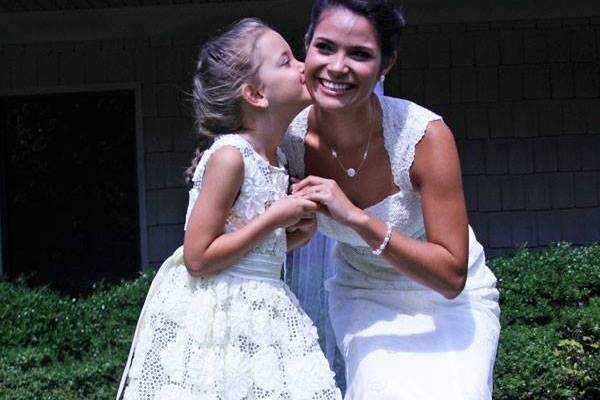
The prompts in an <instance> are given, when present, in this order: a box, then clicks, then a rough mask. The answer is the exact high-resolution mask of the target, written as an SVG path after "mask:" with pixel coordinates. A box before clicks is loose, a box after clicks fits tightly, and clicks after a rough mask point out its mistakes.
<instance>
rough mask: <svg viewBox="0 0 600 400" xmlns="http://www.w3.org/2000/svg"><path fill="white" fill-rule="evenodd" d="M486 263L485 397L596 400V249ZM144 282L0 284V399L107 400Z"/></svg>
mask: <svg viewBox="0 0 600 400" xmlns="http://www.w3.org/2000/svg"><path fill="white" fill-rule="evenodd" d="M489 264H490V267H491V268H492V269H493V271H494V272H495V274H496V276H497V277H498V286H499V288H500V296H501V308H502V315H501V322H502V333H501V337H500V345H499V348H498V357H497V361H496V368H495V383H494V385H495V386H494V388H495V389H494V398H495V399H496V400H508V399H510V400H521V399H544V400H567V399H572V400H592V399H598V398H600V245H593V246H589V247H584V248H574V247H570V246H568V245H566V244H558V245H555V246H551V247H549V248H548V249H546V250H545V251H543V252H539V253H536V252H531V251H529V250H527V249H524V248H523V249H520V250H518V251H517V252H516V254H515V255H514V256H511V257H501V258H496V259H493V260H490V263H489ZM152 277H153V274H152V273H146V274H143V275H141V276H140V277H139V278H138V279H136V280H134V281H131V282H125V283H122V284H120V285H115V286H113V287H109V288H105V289H101V290H97V291H96V292H94V293H93V294H92V295H90V296H88V297H86V298H79V299H73V298H66V297H61V296H59V295H57V294H56V293H53V292H51V291H49V290H47V289H29V288H26V287H25V285H24V284H23V283H8V282H0V320H1V321H2V324H1V325H0V348H1V349H2V351H1V352H0V398H2V399H6V400H10V399H19V400H34V399H35V400H43V399H48V400H50V399H52V400H74V399H78V400H79V399H112V398H114V395H115V392H116V388H117V385H118V382H119V379H120V375H121V373H122V370H123V365H124V363H125V361H126V358H127V353H128V351H129V346H130V344H131V337H132V334H133V331H134V328H135V324H136V321H137V317H138V315H139V312H140V309H141V305H142V303H143V301H144V298H145V296H146V291H147V289H148V287H149V284H150V281H151V279H152Z"/></svg>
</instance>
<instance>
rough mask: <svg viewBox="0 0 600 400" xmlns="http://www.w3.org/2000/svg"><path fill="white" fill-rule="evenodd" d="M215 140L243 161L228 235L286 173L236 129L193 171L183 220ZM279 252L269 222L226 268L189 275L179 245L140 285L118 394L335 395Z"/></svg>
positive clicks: (283, 185)
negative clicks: (264, 233) (142, 297)
mask: <svg viewBox="0 0 600 400" xmlns="http://www.w3.org/2000/svg"><path fill="white" fill-rule="evenodd" d="M223 146H232V147H234V148H237V149H239V151H240V152H241V154H242V156H243V160H244V181H243V184H242V187H241V191H240V194H239V197H238V198H237V200H236V202H235V204H234V206H233V208H232V210H231V214H230V216H229V218H228V220H227V223H226V226H225V231H226V232H230V231H234V230H236V229H238V228H239V227H241V226H243V225H244V224H246V223H248V222H249V221H250V220H252V219H253V218H255V217H257V216H258V215H259V214H261V213H263V212H264V211H265V209H266V208H267V207H268V206H269V205H270V204H272V203H273V202H274V201H276V200H277V199H279V198H281V197H282V196H285V195H286V192H287V188H288V175H287V173H286V171H285V169H284V168H283V167H275V166H272V165H270V164H269V163H268V162H267V161H266V160H264V159H263V158H261V157H260V156H259V155H258V154H257V153H256V152H255V151H254V149H253V148H252V147H251V145H250V144H249V143H248V142H247V141H245V140H244V139H243V138H242V137H241V136H239V135H235V134H231V135H224V136H221V137H220V138H218V139H217V140H216V142H215V143H214V144H213V146H212V147H211V148H210V149H209V150H207V151H206V152H205V153H204V155H203V156H202V158H201V160H200V162H199V165H198V167H197V169H196V171H195V174H194V177H193V182H194V186H193V188H192V189H191V190H190V202H189V207H188V215H187V217H186V221H187V219H188V218H189V214H190V211H191V209H192V208H193V206H194V203H195V201H196V199H197V197H198V193H199V192H200V190H201V187H202V175H203V172H204V169H205V166H206V163H207V161H208V159H209V157H210V156H211V155H212V154H213V153H214V152H215V151H216V150H217V149H219V148H222V147H223ZM282 157H283V154H282V153H280V164H281V161H282ZM285 253H286V237H285V231H284V229H277V230H275V231H274V232H273V233H272V234H270V235H269V236H268V237H267V238H266V239H264V240H262V241H261V242H260V243H258V244H257V245H256V246H255V247H254V248H253V249H252V250H251V251H249V252H248V253H247V254H246V255H245V256H243V257H242V258H241V259H239V260H238V261H237V262H236V263H235V264H234V265H232V266H231V267H229V268H227V269H225V270H223V271H222V272H220V273H217V274H215V275H212V276H210V277H206V278H194V277H192V276H191V275H189V273H188V272H187V270H186V268H185V266H184V264H183V248H179V249H178V250H176V251H175V253H174V254H173V255H172V256H171V257H170V258H169V259H167V260H166V261H165V262H164V264H163V265H162V266H161V268H160V270H159V271H158V273H157V275H156V277H155V279H154V281H153V282H152V285H151V287H150V290H149V292H148V296H147V298H146V302H145V304H144V307H143V309H142V312H141V315H140V318H139V322H138V327H137V328H136V333H135V335H134V339H133V344H132V346H131V351H130V355H129V359H128V361H127V365H126V368H125V372H124V374H123V378H122V380H121V385H120V388H119V392H118V394H117V399H120V398H121V395H122V396H123V397H122V398H123V399H126V400H151V399H156V400H259V399H260V400H281V399H286V400H316V399H319V400H340V399H341V395H340V393H339V390H338V389H337V388H336V386H335V382H334V378H333V373H332V372H331V370H330V368H329V364H328V363H327V360H326V359H325V356H324V355H323V353H322V352H321V348H320V347H319V343H318V338H317V331H316V328H315V327H314V325H313V323H312V321H311V320H310V318H309V317H308V316H307V315H306V314H305V313H304V312H303V311H302V310H301V309H300V308H299V306H298V302H297V300H296V298H295V296H294V295H293V294H292V293H291V292H290V291H289V290H288V288H287V286H286V285H285V284H284V283H283V282H282V281H281V280H280V273H281V266H282V263H283V261H284V258H285Z"/></svg>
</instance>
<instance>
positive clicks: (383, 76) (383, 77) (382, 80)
mask: <svg viewBox="0 0 600 400" xmlns="http://www.w3.org/2000/svg"><path fill="white" fill-rule="evenodd" d="M379 82H381V83H383V82H385V75H384V74H381V76H380V77H379Z"/></svg>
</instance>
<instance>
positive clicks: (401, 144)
mask: <svg viewBox="0 0 600 400" xmlns="http://www.w3.org/2000/svg"><path fill="white" fill-rule="evenodd" d="M379 100H380V104H381V109H382V112H383V136H384V143H385V148H386V150H387V153H388V156H389V158H390V165H391V168H392V175H393V177H394V183H395V184H396V186H397V187H398V189H399V191H398V192H396V193H394V194H391V195H390V196H388V197H386V198H385V199H383V200H382V201H380V202H379V203H377V204H374V205H372V206H370V207H368V208H367V209H366V211H367V212H369V213H370V214H372V215H374V216H376V217H378V218H380V219H382V220H383V221H389V222H391V223H392V224H393V225H394V229H395V230H396V231H399V232H402V233H404V234H405V235H408V236H410V237H412V238H415V239H422V238H424V237H425V228H424V224H423V214H422V212H421V197H420V195H419V193H418V192H416V191H415V190H414V189H413V187H412V183H411V181H410V174H409V170H410V167H411V165H412V162H413V160H414V155H415V146H416V144H417V143H418V142H419V140H421V138H422V137H423V134H424V133H425V128H426V127H427V124H428V123H429V122H430V121H433V120H436V119H440V118H441V117H440V116H438V115H436V114H434V113H433V112H431V111H429V110H427V109H425V108H423V107H420V106H418V105H416V104H415V103H411V102H410V101H407V100H402V99H396V98H392V97H380V98H379ZM309 111H310V107H309V108H306V109H305V110H304V111H302V112H301V113H300V114H299V115H298V116H297V117H296V118H295V119H294V121H293V122H292V124H291V125H290V127H289V128H288V132H287V135H286V140H285V141H284V145H283V148H284V151H285V152H286V156H287V157H288V161H289V169H290V174H291V175H292V176H296V177H304V171H305V166H304V151H305V150H304V136H305V135H306V131H307V122H308V113H309ZM317 218H318V224H319V231H321V232H322V233H323V234H325V235H327V236H329V237H332V238H333V239H336V240H337V241H339V242H342V243H347V244H349V245H351V246H357V247H365V248H366V247H368V246H367V244H366V243H365V241H364V240H363V239H362V238H361V237H360V236H359V235H358V234H357V233H356V232H354V231H353V230H352V229H350V228H348V227H346V226H343V225H340V224H338V223H336V222H335V221H333V220H332V219H331V218H329V217H327V216H325V215H323V214H319V215H318V217H317Z"/></svg>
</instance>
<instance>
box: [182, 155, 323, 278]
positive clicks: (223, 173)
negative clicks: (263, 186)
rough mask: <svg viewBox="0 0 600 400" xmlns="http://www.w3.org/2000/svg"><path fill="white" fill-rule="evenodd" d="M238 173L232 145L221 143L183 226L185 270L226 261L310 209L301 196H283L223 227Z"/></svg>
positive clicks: (204, 269) (202, 270)
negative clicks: (238, 222)
mask: <svg viewBox="0 0 600 400" xmlns="http://www.w3.org/2000/svg"><path fill="white" fill-rule="evenodd" d="M243 179H244V163H243V159H242V155H241V154H240V152H239V151H238V150H237V149H235V148H233V147H229V146H227V147H223V148H222V149H219V150H217V151H216V152H215V153H214V154H213V155H212V156H211V158H210V160H209V161H208V163H207V166H206V169H205V171H204V176H203V178H202V190H201V191H200V194H199V196H198V199H197V200H196V203H195V204H194V207H193V209H192V212H191V215H190V219H189V221H188V225H187V229H186V232H185V238H184V245H183V257H184V262H185V265H186V267H187V269H188V271H189V272H190V274H191V275H193V276H205V275H209V274H213V273H215V272H218V271H220V270H222V269H224V268H226V267H228V266H230V265H231V264H232V263H233V262H234V261H235V260H237V259H238V258H240V257H241V256H243V255H244V254H245V253H247V252H248V251H249V250H250V249H251V248H252V247H253V246H254V245H255V244H256V243H257V242H258V241H260V240H262V239H264V238H265V237H266V236H267V235H268V234H269V233H270V232H272V231H273V230H274V229H276V228H279V227H286V226H289V225H291V224H294V223H296V222H297V221H298V220H299V219H300V217H301V216H302V214H303V213H304V212H307V211H314V210H315V209H316V205H315V204H314V203H313V202H311V201H308V200H306V199H302V198H300V197H295V196H289V197H285V198H283V199H281V200H278V201H277V202H275V203H274V204H273V205H271V207H269V208H268V209H267V210H266V211H265V212H264V213H262V214H261V215H259V216H258V217H257V218H255V219H253V220H252V221H250V222H249V223H248V224H247V225H245V226H243V227H242V228H240V229H237V230H236V231H234V232H231V233H224V227H225V222H226V220H227V217H228V216H229V213H230V211H231V208H232V207H233V204H234V202H235V200H236V198H237V196H238V193H239V191H240V188H241V186H242V182H243Z"/></svg>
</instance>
